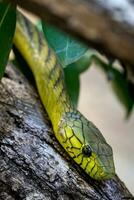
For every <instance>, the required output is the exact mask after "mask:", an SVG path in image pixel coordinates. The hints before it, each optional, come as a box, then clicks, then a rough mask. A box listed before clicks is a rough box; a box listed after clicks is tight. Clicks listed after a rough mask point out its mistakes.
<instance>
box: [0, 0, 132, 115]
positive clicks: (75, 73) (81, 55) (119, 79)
mask: <svg viewBox="0 0 134 200" xmlns="http://www.w3.org/2000/svg"><path fill="white" fill-rule="evenodd" d="M15 23H16V10H15V9H13V8H11V6H10V4H5V3H3V2H2V3H0V44H1V45H0V78H1V77H2V76H3V74H4V70H5V66H6V63H7V60H8V56H9V52H10V50H11V47H12V41H13V35H14V30H15ZM37 27H38V28H39V30H40V31H43V32H44V36H45V38H46V39H47V41H48V43H49V45H50V46H51V47H52V48H53V49H54V51H55V52H56V54H57V56H58V58H59V60H60V62H61V64H62V66H63V69H64V72H65V81H66V85H67V90H68V93H69V95H70V98H71V100H72V102H73V104H74V105H75V106H77V104H78V97H79V90H80V74H81V73H82V72H84V71H85V70H87V69H88V68H89V66H91V64H92V62H93V61H94V62H95V63H96V64H97V66H99V67H100V68H101V69H102V71H103V72H104V73H105V75H106V77H108V81H109V83H110V85H111V88H112V89H113V92H114V94H115V95H116V97H117V99H118V100H119V101H120V102H121V104H122V105H123V106H124V107H125V109H126V115H127V116H129V115H130V113H131V111H132V108H133V104H134V100H133V98H132V96H131V94H130V88H129V82H128V80H127V78H126V76H125V74H124V72H123V71H121V70H119V69H118V68H116V66H114V65H112V64H111V63H109V62H105V61H104V59H103V58H102V57H98V54H96V51H95V50H93V49H88V48H87V47H86V46H84V45H83V44H81V43H80V42H78V41H76V40H75V39H73V38H72V37H70V36H69V35H67V34H65V33H63V32H62V31H60V30H58V29H57V28H55V27H53V26H50V25H48V24H44V23H41V22H39V23H38V25H37ZM42 27H43V30H42ZM15 52H16V60H15V61H16V63H17V64H19V66H20V65H23V66H24V65H25V64H24V60H23V58H22V57H21V55H19V52H17V51H16V50H15ZM22 68H23V73H24V74H25V75H27V74H29V73H30V72H28V71H27V69H25V68H24V67H21V69H22ZM29 77H31V80H32V81H33V77H32V75H31V74H30V75H29Z"/></svg>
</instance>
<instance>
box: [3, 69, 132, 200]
mask: <svg viewBox="0 0 134 200" xmlns="http://www.w3.org/2000/svg"><path fill="white" fill-rule="evenodd" d="M0 122H1V123H0V199H1V200H19V199H20V200H24V199H26V200H33V199H36V200H47V199H50V200H57V199H58V200H62V199H63V200H68V199H70V200H73V199H74V200H76V199H77V200H88V199H89V200H90V199H93V200H100V199H101V200H123V199H124V200H125V199H129V200H131V199H133V197H132V195H131V194H130V192H129V191H128V190H127V188H126V187H125V185H124V183H123V182H122V181H121V180H120V179H119V178H118V177H117V176H115V177H114V178H113V179H111V180H108V181H102V182H98V181H95V180H92V179H91V178H90V177H89V176H87V175H86V174H85V173H84V172H83V171H82V170H81V169H79V167H78V166H77V165H76V164H75V163H74V162H73V161H71V160H69V159H68V157H67V155H66V153H65V152H64V150H63V149H62V147H61V146H60V145H59V143H58V142H57V141H56V139H55V137H54V134H53V131H52V127H51V123H50V121H49V119H48V116H47V114H46V112H45V110H44V108H43V106H42V105H41V102H40V99H39V97H38V94H37V92H36V89H35V88H33V86H32V85H31V84H30V83H29V82H28V81H27V80H26V78H25V77H23V75H22V74H21V73H20V72H18V71H17V70H16V69H15V68H12V67H11V66H10V67H9V66H8V68H7V70H6V74H5V77H4V78H3V79H2V82H1V84H0Z"/></svg>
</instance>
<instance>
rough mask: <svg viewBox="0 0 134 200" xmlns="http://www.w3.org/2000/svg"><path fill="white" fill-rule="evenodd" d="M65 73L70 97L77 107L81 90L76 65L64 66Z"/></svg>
mask: <svg viewBox="0 0 134 200" xmlns="http://www.w3.org/2000/svg"><path fill="white" fill-rule="evenodd" d="M64 74H65V82H66V88H67V91H68V94H69V97H70V99H71V102H72V103H73V105H74V106H75V107H77V104H78V98H79V90H80V80H79V73H78V71H77V68H76V67H75V66H72V65H69V66H68V67H66V68H64Z"/></svg>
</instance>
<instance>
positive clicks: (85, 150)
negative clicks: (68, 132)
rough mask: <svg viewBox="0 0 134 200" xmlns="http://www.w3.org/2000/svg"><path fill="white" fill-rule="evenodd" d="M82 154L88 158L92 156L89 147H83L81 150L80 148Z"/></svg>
mask: <svg viewBox="0 0 134 200" xmlns="http://www.w3.org/2000/svg"><path fill="white" fill-rule="evenodd" d="M82 153H83V154H84V155H85V156H88V157H90V156H91V154H92V150H91V147H90V146H89V145H85V146H83V148H82Z"/></svg>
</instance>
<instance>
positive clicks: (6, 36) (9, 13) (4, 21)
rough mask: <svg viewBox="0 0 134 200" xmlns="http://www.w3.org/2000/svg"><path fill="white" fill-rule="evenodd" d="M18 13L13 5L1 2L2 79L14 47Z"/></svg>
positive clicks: (0, 44) (0, 50)
mask: <svg viewBox="0 0 134 200" xmlns="http://www.w3.org/2000/svg"><path fill="white" fill-rule="evenodd" d="M15 24H16V11H15V9H13V8H12V7H11V4H9V3H8V4H5V3H3V2H2V3H1V2H0V78H2V76H3V74H4V71H5V66H6V64H7V61H8V57H9V53H10V50H11V47H12V41H13V36H14V31H15Z"/></svg>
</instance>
